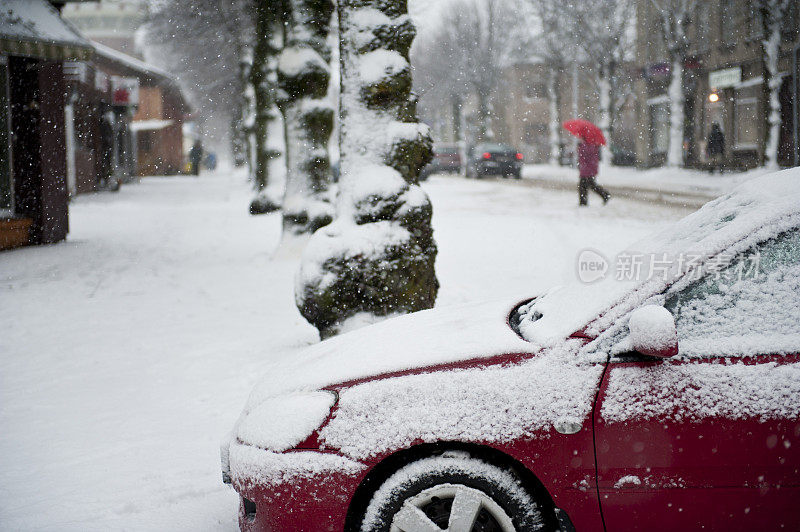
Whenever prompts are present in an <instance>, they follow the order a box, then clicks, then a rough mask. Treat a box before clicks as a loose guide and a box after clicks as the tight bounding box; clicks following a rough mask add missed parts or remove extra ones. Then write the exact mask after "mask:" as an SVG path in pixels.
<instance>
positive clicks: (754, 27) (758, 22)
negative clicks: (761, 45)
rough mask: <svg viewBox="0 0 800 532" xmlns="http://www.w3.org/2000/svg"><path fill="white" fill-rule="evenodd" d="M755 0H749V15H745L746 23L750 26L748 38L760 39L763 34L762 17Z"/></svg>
mask: <svg viewBox="0 0 800 532" xmlns="http://www.w3.org/2000/svg"><path fill="white" fill-rule="evenodd" d="M758 4H759V2H758V1H757V0H750V2H749V6H748V8H749V9H748V12H749V13H750V16H749V17H747V23H748V25H749V26H750V39H751V40H753V41H757V40H759V39H761V36H762V35H763V34H764V17H763V16H762V15H761V9H760V8H759V5H758Z"/></svg>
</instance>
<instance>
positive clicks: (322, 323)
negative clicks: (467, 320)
mask: <svg viewBox="0 0 800 532" xmlns="http://www.w3.org/2000/svg"><path fill="white" fill-rule="evenodd" d="M339 19H340V26H339V27H340V30H341V39H340V52H341V53H340V66H341V73H342V76H341V83H342V92H341V98H340V116H341V158H340V164H341V178H340V181H339V196H338V198H337V210H336V212H337V217H336V219H335V220H334V221H333V223H331V224H330V225H328V226H326V227H323V228H322V229H320V230H319V231H317V232H316V233H314V235H313V236H312V237H311V240H310V241H309V243H308V246H307V248H306V249H305V251H304V253H303V259H302V263H301V268H300V272H299V274H298V278H297V289H296V290H297V291H296V299H297V305H298V308H299V309H300V313H301V314H302V315H303V317H305V318H306V319H307V320H308V321H309V322H310V323H311V324H313V325H314V326H315V327H317V329H319V331H320V334H321V335H322V336H323V337H326V336H329V335H331V334H336V333H337V332H339V331H340V330H341V329H342V328H343V327H344V328H346V327H349V326H352V325H353V324H355V323H356V322H357V323H359V324H365V323H367V322H370V321H375V320H376V319H380V318H382V317H386V316H390V315H392V314H396V313H401V312H413V311H417V310H422V309H425V308H430V307H432V306H433V304H434V302H435V300H436V293H437V291H438V287H439V284H438V281H437V280H436V275H435V273H434V260H435V258H436V244H435V242H434V240H433V229H432V227H431V215H432V208H431V204H430V201H429V200H428V197H427V195H426V194H425V192H424V191H423V190H422V188H421V187H420V186H419V185H418V178H419V171H420V170H421V169H422V167H423V166H425V165H426V164H427V163H428V162H429V161H430V159H431V154H432V141H431V138H430V135H429V131H428V128H427V126H424V125H422V124H419V123H418V122H417V118H416V97H415V96H414V95H413V94H412V93H411V66H410V64H409V62H408V50H409V48H410V47H411V42H412V40H413V37H414V32H415V31H414V26H413V24H412V23H411V21H410V19H409V18H408V16H407V9H406V3H405V1H404V0H341V1H340V3H339ZM351 318H354V320H351V321H349V322H348V321H347V320H349V319H351ZM377 354H378V353H376V355H377Z"/></svg>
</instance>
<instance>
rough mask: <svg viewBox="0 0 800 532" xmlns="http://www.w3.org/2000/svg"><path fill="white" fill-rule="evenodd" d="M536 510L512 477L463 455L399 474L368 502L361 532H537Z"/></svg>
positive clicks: (540, 525) (433, 460) (413, 465)
mask: <svg viewBox="0 0 800 532" xmlns="http://www.w3.org/2000/svg"><path fill="white" fill-rule="evenodd" d="M543 527H544V520H543V517H542V512H541V510H540V508H539V505H538V504H536V502H535V500H534V499H533V497H532V496H531V495H530V494H529V493H528V491H527V490H526V489H525V488H524V486H523V485H522V482H521V481H520V480H519V478H518V477H517V476H516V475H515V474H514V473H512V472H511V471H508V470H505V469H501V468H499V467H496V466H494V465H492V464H489V463H487V462H484V461H483V460H479V459H477V458H473V457H471V456H470V455H469V454H468V453H465V452H452V453H445V454H443V455H442V456H436V457H432V458H425V459H423V460H419V461H417V462H412V463H411V464H409V465H407V466H405V467H403V468H401V469H400V470H398V471H397V472H396V473H394V474H393V475H392V476H391V477H389V478H388V479H387V480H386V481H385V482H384V483H383V484H382V485H381V487H380V488H378V490H377V491H376V492H375V493H374V495H373V496H372V499H371V500H370V503H369V505H368V506H367V510H366V511H365V513H364V517H363V519H362V523H361V530H362V532H430V531H434V530H444V531H448V532H517V531H523V530H524V531H528V530H531V531H532V530H540V529H542V528H543Z"/></svg>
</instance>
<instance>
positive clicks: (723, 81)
mask: <svg viewBox="0 0 800 532" xmlns="http://www.w3.org/2000/svg"><path fill="white" fill-rule="evenodd" d="M741 82H742V67H734V68H723V69H722V70H715V71H714V72H709V73H708V86H709V87H710V88H712V89H727V88H728V87H735V86H736V85H738V84H740V83H741Z"/></svg>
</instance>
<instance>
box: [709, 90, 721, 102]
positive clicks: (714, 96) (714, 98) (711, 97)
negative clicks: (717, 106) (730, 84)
mask: <svg viewBox="0 0 800 532" xmlns="http://www.w3.org/2000/svg"><path fill="white" fill-rule="evenodd" d="M708 101H709V102H711V103H717V102H718V101H719V94H717V91H714V92H712V93H711V94H709V95H708Z"/></svg>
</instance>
